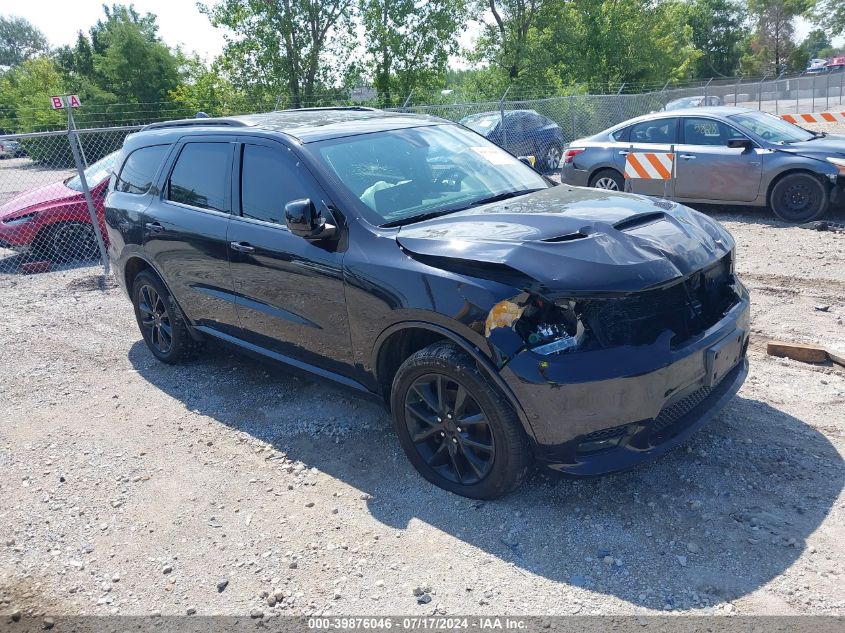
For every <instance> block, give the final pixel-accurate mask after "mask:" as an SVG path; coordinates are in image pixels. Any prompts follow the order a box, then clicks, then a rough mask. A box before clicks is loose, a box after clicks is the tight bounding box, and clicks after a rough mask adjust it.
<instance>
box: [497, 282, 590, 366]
mask: <svg viewBox="0 0 845 633" xmlns="http://www.w3.org/2000/svg"><path fill="white" fill-rule="evenodd" d="M498 328H508V329H510V330H512V331H513V332H515V333H516V334H517V335H519V338H520V339H521V340H522V342H523V343H524V347H525V348H528V349H530V350H531V351H533V352H535V353H537V354H542V355H544V356H548V355H550V354H559V353H563V352H571V351H575V350H578V349H580V348H581V347H583V346H584V345H585V344H586V343H587V341H588V339H589V337H588V332H587V330H586V328H585V327H584V324H583V323H582V322H581V319H580V317H579V314H578V306H577V303H576V302H575V301H573V300H571V299H558V300H557V301H554V302H552V301H548V300H546V299H544V298H542V297H536V296H533V295H526V296H524V297H520V298H518V299H508V300H505V301H500V302H499V303H497V304H496V305H495V306H493V309H492V310H491V311H490V314H489V315H488V316H487V322H486V326H485V331H486V335H487V336H488V337H489V336H491V334H494V333H495V331H496V330H497V329H498Z"/></svg>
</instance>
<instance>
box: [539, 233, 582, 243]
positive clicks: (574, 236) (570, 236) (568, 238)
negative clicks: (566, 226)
mask: <svg viewBox="0 0 845 633" xmlns="http://www.w3.org/2000/svg"><path fill="white" fill-rule="evenodd" d="M585 237H589V235H587V234H586V233H582V232H581V231H576V232H575V233H566V234H565V235H558V236H557V237H547V238H545V239H544V240H541V241H543V242H572V241H574V240H583V239H584V238H585Z"/></svg>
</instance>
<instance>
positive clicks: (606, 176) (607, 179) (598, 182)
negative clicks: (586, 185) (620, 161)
mask: <svg viewBox="0 0 845 633" xmlns="http://www.w3.org/2000/svg"><path fill="white" fill-rule="evenodd" d="M590 186H591V187H593V188H594V189H605V190H607V191H624V190H625V179H624V178H623V177H622V174H620V173H619V172H618V171H616V170H615V169H601V170H599V171H597V172H596V173H595V174H593V176H592V178H590Z"/></svg>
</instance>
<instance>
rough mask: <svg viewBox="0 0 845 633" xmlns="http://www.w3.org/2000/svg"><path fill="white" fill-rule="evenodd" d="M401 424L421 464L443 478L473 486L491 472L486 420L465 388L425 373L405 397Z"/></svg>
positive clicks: (491, 444) (492, 456)
mask: <svg viewBox="0 0 845 633" xmlns="http://www.w3.org/2000/svg"><path fill="white" fill-rule="evenodd" d="M405 411H406V415H405V423H406V424H407V426H408V433H409V434H410V436H411V440H412V441H413V443H414V446H415V448H416V450H417V452H418V453H419V455H420V457H422V459H423V461H425V463H426V464H427V465H428V466H429V467H430V468H431V469H432V470H434V471H435V472H437V473H438V474H439V475H441V476H442V477H443V478H445V479H447V480H449V481H452V482H454V483H457V484H461V485H471V484H477V483H479V482H480V481H482V480H483V479H484V478H485V477H486V476H487V475H488V474H489V473H490V469H491V468H492V465H493V462H494V460H495V456H496V443H495V441H494V439H493V432H492V429H491V428H490V424H489V422H488V421H487V416H486V415H485V414H484V411H483V410H482V409H481V407H480V406H479V404H478V402H477V401H476V400H475V398H473V397H472V396H471V395H470V393H469V391H468V390H467V388H466V387H464V386H463V385H461V384H460V383H459V382H457V381H456V380H454V379H452V378H450V377H448V376H445V375H443V374H425V375H423V376H420V377H419V378H418V379H417V380H416V381H414V383H413V384H412V385H411V388H410V389H409V390H408V392H407V394H406V396H405Z"/></svg>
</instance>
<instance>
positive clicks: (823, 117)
mask: <svg viewBox="0 0 845 633" xmlns="http://www.w3.org/2000/svg"><path fill="white" fill-rule="evenodd" d="M780 118H781V119H783V120H784V121H789V122H790V123H845V112H811V113H808V114H781V115H780Z"/></svg>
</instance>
